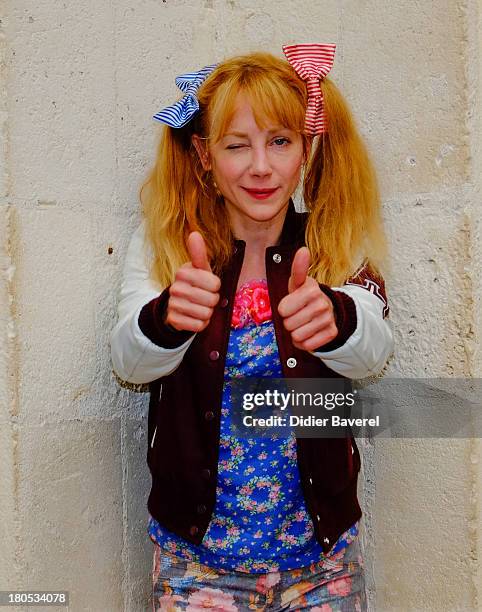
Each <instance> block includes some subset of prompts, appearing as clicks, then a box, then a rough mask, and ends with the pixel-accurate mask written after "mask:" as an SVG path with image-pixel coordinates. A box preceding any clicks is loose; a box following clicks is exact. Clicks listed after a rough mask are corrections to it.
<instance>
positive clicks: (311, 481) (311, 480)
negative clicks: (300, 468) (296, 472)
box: [310, 476, 313, 484]
mask: <svg viewBox="0 0 482 612" xmlns="http://www.w3.org/2000/svg"><path fill="white" fill-rule="evenodd" d="M310 484H313V479H312V478H311V476H310Z"/></svg>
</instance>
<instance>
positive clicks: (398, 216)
mask: <svg viewBox="0 0 482 612" xmlns="http://www.w3.org/2000/svg"><path fill="white" fill-rule="evenodd" d="M0 11H1V15H0V58H1V59H0V61H1V64H0V65H1V73H0V80H1V87H0V130H1V136H2V138H1V142H2V146H1V147H0V466H1V468H0V516H1V520H0V543H1V544H0V590H1V589H3V590H5V589H41V590H48V589H63V590H68V591H70V597H71V606H70V609H71V610H75V611H78V610H99V611H111V610H112V611H113V610H121V609H123V610H129V611H138V610H144V609H149V608H148V603H147V602H148V598H149V594H150V586H151V585H150V582H149V580H150V570H151V551H152V545H151V543H150V541H149V540H148V539H147V535H146V531H145V526H146V519H147V508H146V499H147V494H148V490H149V485H150V479H149V475H148V469H147V465H146V464H145V447H146V416H147V399H148V398H147V395H146V394H139V393H134V392H132V391H130V390H127V389H124V388H122V387H120V386H118V385H117V383H116V382H115V380H114V378H113V375H112V373H111V365H110V354H109V345H108V338H109V332H110V329H111V328H112V326H113V324H114V322H115V319H116V302H117V296H118V290H119V283H120V274H121V269H122V263H123V259H124V254H125V250H126V246H127V242H128V240H129V238H130V236H131V234H132V232H133V231H134V229H135V228H136V226H137V224H138V221H139V218H140V216H139V203H138V197H137V193H138V189H139V186H140V183H141V181H142V179H143V178H144V175H145V172H146V170H147V168H148V167H149V165H150V164H151V162H152V160H153V156H154V148H155V145H156V142H157V138H158V134H159V129H160V128H159V126H158V125H157V124H155V122H154V121H153V120H152V119H151V116H152V115H153V114H154V112H156V111H157V110H158V109H160V108H161V107H163V106H164V105H166V104H169V103H171V102H172V101H173V100H174V99H175V96H177V92H176V88H175V85H174V77H175V76H176V75H177V74H180V73H181V72H184V71H188V70H191V69H196V68H198V67H201V66H203V65H206V64H209V63H212V62H213V61H219V60H221V59H222V58H224V57H226V56H228V55H231V54H234V53H238V52H247V51H250V50H254V49H266V50H269V51H272V52H274V53H276V54H278V55H280V56H281V55H282V52H281V45H282V44H284V43H294V42H314V41H320V42H336V43H337V45H338V46H337V54H336V58H335V65H334V69H333V72H332V75H331V76H332V78H333V79H334V80H335V82H336V83H337V84H338V85H339V86H340V88H341V89H342V91H343V92H344V94H345V96H346V98H347V100H348V102H349V103H350V105H351V107H352V109H353V112H354V114H355V117H356V119H357V122H358V124H359V127H360V130H361V132H362V134H363V136H364V138H365V139H366V142H367V145H368V147H369V149H370V151H371V154H372V157H373V159H374V162H375V164H376V167H377V169H378V172H379V178H380V186H381V191H382V197H383V202H384V214H385V219H386V226H387V230H388V233H389V237H390V243H391V250H392V256H393V258H392V268H393V272H392V276H391V277H390V278H389V279H387V289H388V292H389V299H390V305H391V319H392V321H393V324H394V328H395V330H396V341H397V349H396V356H395V358H394V359H393V360H392V362H391V363H390V366H389V369H388V372H389V373H395V374H396V375H397V376H407V377H465V376H476V377H480V376H481V375H482V351H481V346H480V335H481V332H482V308H481V300H482V286H481V278H482V264H481V262H482V246H481V245H482V240H481V238H482V225H481V223H482V222H481V214H480V213H481V208H482V205H481V176H482V174H481V170H482V153H481V150H480V146H479V143H480V138H481V136H482V128H481V126H482V123H481V117H482V64H481V39H480V32H481V31H482V28H481V26H482V19H481V15H482V0H464V1H458V0H453V1H451V2H447V1H446V0H430V1H429V0H426V1H424V2H419V1H418V0H400V1H399V2H396V3H395V2H383V1H381V0H323V1H321V0H318V1H301V0H295V1H294V0H290V1H288V0H280V1H277V2H275V1H274V0H266V1H265V2H264V3H262V4H260V3H259V2H255V1H253V0H204V1H201V0H191V1H188V0H162V1H161V0H140V1H139V2H137V3H132V2H126V1H125V0H118V1H117V2H99V1H98V0H95V1H94V0H80V2H70V1H69V0H63V1H62V0H41V1H39V2H36V3H28V2H25V0H15V1H13V0H5V1H4V2H3V3H2V4H1V5H0ZM109 248H110V249H112V252H111V253H110V252H109ZM361 446H362V448H363V451H364V468H363V476H364V483H363V484H362V485H361V489H360V496H361V501H362V505H363V508H364V510H365V515H364V521H363V545H364V549H365V555H366V567H367V580H368V587H369V595H370V607H371V609H373V610H377V611H385V610H386V611H388V610H433V611H440V610H478V609H480V607H481V604H480V601H481V593H480V591H481V586H482V576H481V569H480V561H479V560H480V558H481V552H482V551H481V544H480V537H479V535H480V532H481V528H482V525H481V516H480V513H481V509H480V500H481V491H482V468H481V462H480V459H481V448H480V445H479V441H478V440H470V439H443V440H441V439H428V440H415V439H409V440H400V439H390V440H389V439H385V440H379V439H377V440H376V442H369V441H367V440H362V441H361ZM12 609H13V608H12ZM15 609H17V610H18V609H19V608H15ZM46 609H47V608H46Z"/></svg>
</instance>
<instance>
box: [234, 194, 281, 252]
mask: <svg viewBox="0 0 482 612" xmlns="http://www.w3.org/2000/svg"><path fill="white" fill-rule="evenodd" d="M288 204H289V202H288V203H287V204H286V206H284V207H283V208H282V209H281V210H280V211H279V213H278V214H277V215H276V216H275V217H273V218H272V219H269V220H268V221H257V220H255V219H249V218H247V217H245V216H241V215H239V214H238V213H237V211H236V210H233V209H232V208H231V207H228V208H227V210H228V215H229V219H230V223H231V228H232V231H233V234H234V236H235V238H236V239H237V240H244V242H245V243H246V251H251V252H253V251H259V252H261V253H262V254H263V255H264V251H265V249H266V248H267V247H269V246H275V245H276V244H278V242H279V240H280V238H281V232H282V229H283V224H284V220H285V217H286V212H287V210H288Z"/></svg>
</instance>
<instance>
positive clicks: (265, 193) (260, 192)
mask: <svg viewBox="0 0 482 612" xmlns="http://www.w3.org/2000/svg"><path fill="white" fill-rule="evenodd" d="M243 189H244V190H245V191H246V192H247V193H248V194H249V195H250V196H251V197H253V198H256V200H266V199H267V198H269V196H270V195H272V194H273V193H274V192H275V191H276V190H277V189H278V187H274V188H273V189H248V188H247V187H243Z"/></svg>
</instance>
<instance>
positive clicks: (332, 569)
mask: <svg viewBox="0 0 482 612" xmlns="http://www.w3.org/2000/svg"><path fill="white" fill-rule="evenodd" d="M152 583H153V590H152V605H153V610H154V612H158V611H159V610H163V611H164V610H165V611H166V612H175V611H177V610H191V611H192V612H195V611H201V610H203V611H204V610H206V609H210V610H216V611H217V612H238V611H239V612H242V611H249V610H251V611H256V610H258V611H261V610H262V611H263V612H265V611H270V612H279V611H281V610H315V611H317V612H355V611H357V612H365V611H366V610H367V604H366V595H365V579H364V571H363V560H362V556H361V553H360V544H359V540H358V538H356V539H355V540H354V541H353V542H352V543H351V544H349V545H348V546H347V547H346V548H345V549H343V550H341V551H340V552H339V553H337V554H336V555H334V556H332V557H330V558H329V559H328V558H327V559H324V560H323V561H319V562H317V563H312V564H311V565H308V566H306V567H300V568H297V569H292V570H287V571H281V572H268V573H260V574H248V573H246V572H239V571H232V570H221V569H219V568H216V569H212V568H210V567H208V566H207V565H202V564H199V563H195V562H191V561H187V560H185V559H182V558H180V557H176V556H175V555H173V554H172V553H170V552H169V551H166V550H164V549H162V548H161V547H160V546H159V545H158V544H154V560H153V569H152Z"/></svg>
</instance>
